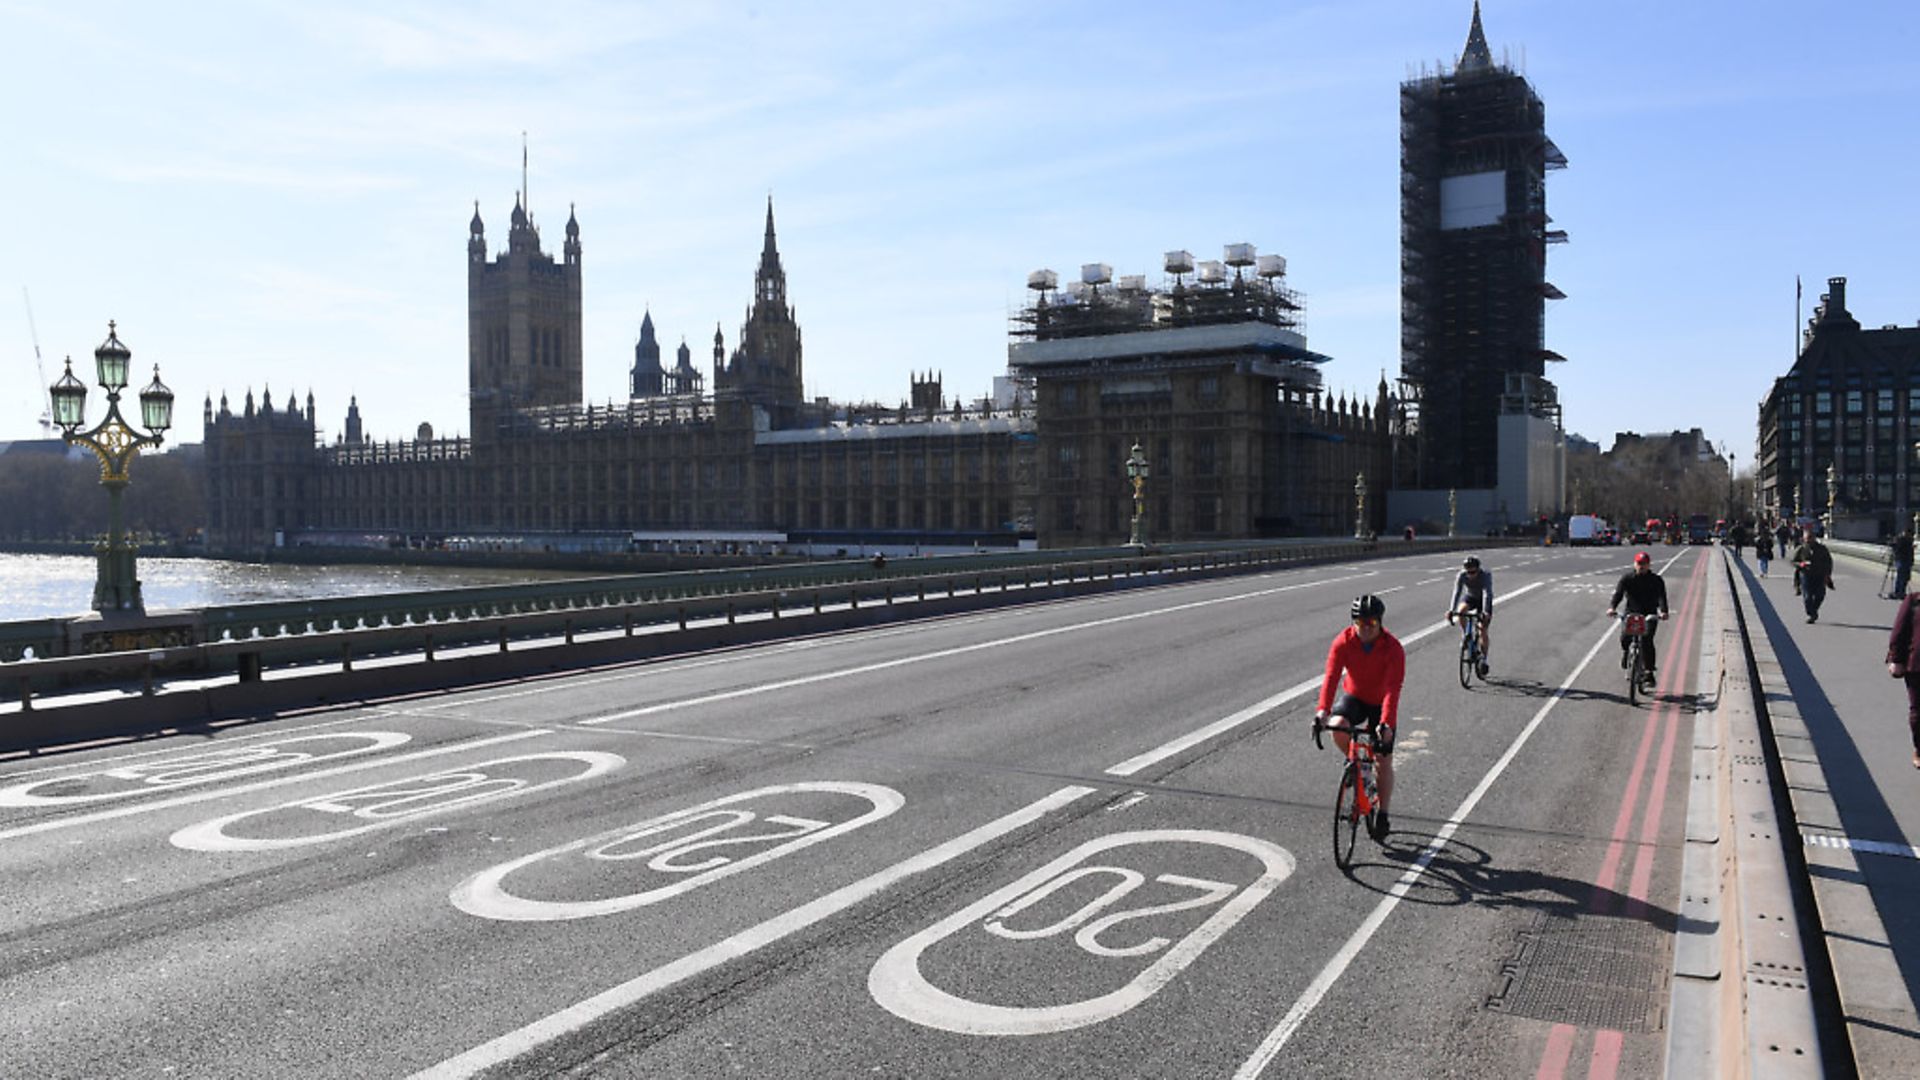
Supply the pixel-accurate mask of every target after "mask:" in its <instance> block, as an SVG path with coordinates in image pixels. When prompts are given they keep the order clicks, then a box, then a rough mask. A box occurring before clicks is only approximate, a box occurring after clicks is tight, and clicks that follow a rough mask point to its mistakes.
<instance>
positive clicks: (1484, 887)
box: [1346, 830, 1680, 933]
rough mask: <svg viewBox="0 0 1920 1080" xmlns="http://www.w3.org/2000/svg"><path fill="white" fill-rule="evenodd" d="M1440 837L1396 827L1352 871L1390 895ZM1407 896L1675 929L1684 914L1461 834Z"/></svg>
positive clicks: (1445, 904)
mask: <svg viewBox="0 0 1920 1080" xmlns="http://www.w3.org/2000/svg"><path fill="white" fill-rule="evenodd" d="M1434 840H1435V837H1434V836H1432V835H1431V834H1423V833H1418V832H1409V831H1406V830H1400V831H1396V832H1395V833H1394V834H1393V836H1392V837H1391V838H1390V839H1389V840H1388V842H1387V844H1386V845H1385V846H1383V847H1381V848H1378V849H1375V851H1376V853H1377V857H1376V858H1375V859H1373V860H1371V861H1360V860H1359V859H1358V858H1357V854H1358V853H1356V861H1355V862H1354V864H1353V865H1352V866H1351V867H1349V868H1348V869H1347V871H1346V875H1347V877H1349V878H1351V879H1352V880H1353V881H1354V883H1355V884H1358V885H1360V886H1361V887H1362V888H1365V889H1369V890H1371V891H1373V892H1377V893H1381V894H1383V895H1384V894H1386V893H1388V892H1391V891H1392V890H1393V888H1394V886H1395V884H1396V883H1398V882H1399V880H1400V878H1401V877H1403V876H1404V875H1405V874H1406V872H1407V871H1408V870H1409V869H1410V868H1411V867H1413V866H1414V865H1415V864H1416V863H1417V862H1418V861H1419V860H1420V857H1421V854H1422V853H1423V852H1425V851H1426V850H1427V845H1429V844H1431V843H1433V842H1434ZM1376 879H1377V880H1376ZM1404 899H1405V900H1406V901H1407V902H1408V903H1413V904H1429V905H1434V906H1441V907H1453V906H1464V905H1469V904H1471V905H1473V906H1474V907H1481V908H1492V909H1515V910H1522V911H1533V912H1538V913H1540V914H1542V915H1546V916H1553V917H1559V918H1574V917H1577V916H1582V915H1609V914H1620V913H1622V912H1625V913H1629V914H1631V915H1632V917H1634V918H1641V919H1645V920H1647V921H1648V922H1651V923H1653V925H1654V926H1655V927H1657V928H1659V929H1660V930H1661V931H1663V932H1667V933H1671V932H1673V931H1674V929H1675V928H1676V927H1677V926H1678V925H1679V921H1680V916H1679V915H1678V914H1677V913H1675V912H1673V911H1670V910H1668V909H1666V908H1662V907H1656V906H1655V905H1653V904H1650V903H1646V902H1645V901H1638V902H1635V901H1634V900H1633V898H1631V897H1629V896H1627V895H1626V894H1625V893H1621V892H1616V891H1614V890H1612V889H1600V888H1597V887H1596V886H1595V885H1594V883H1593V882H1591V881H1583V880H1580V879H1577V878H1569V877H1561V876H1559V875H1558V874H1549V873H1545V872H1543V871H1540V870H1537V869H1531V868H1518V867H1516V868H1512V869H1508V868H1505V867H1501V866H1496V865H1495V864H1494V862H1493V857H1492V856H1491V855H1489V854H1488V853H1487V852H1486V850H1485V849H1484V848H1480V847H1477V846H1475V845H1474V844H1471V843H1468V842H1467V841H1464V840H1462V839H1460V838H1459V836H1457V835H1456V836H1455V837H1453V838H1452V839H1450V840H1448V841H1447V842H1446V843H1445V844H1444V845H1442V846H1441V847H1440V849H1439V850H1438V851H1436V852H1434V854H1433V857H1432V859H1431V861H1429V862H1428V863H1427V864H1426V869H1425V872H1423V873H1422V874H1421V875H1420V876H1419V878H1417V879H1415V881H1414V882H1413V883H1412V885H1411V886H1410V887H1409V888H1408V889H1407V892H1406V895H1405V897H1404Z"/></svg>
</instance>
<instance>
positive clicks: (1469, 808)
mask: <svg viewBox="0 0 1920 1080" xmlns="http://www.w3.org/2000/svg"><path fill="white" fill-rule="evenodd" d="M1616 633H1617V631H1616V630H1615V629H1614V627H1613V624H1612V623H1608V624H1607V626H1606V628H1605V629H1604V630H1602V631H1601V633H1600V638H1599V640H1598V641H1595V642H1594V643H1593V647H1592V648H1590V649H1588V650H1587V655H1586V656H1584V657H1582V658H1581V659H1580V663H1579V664H1577V665H1575V666H1574V669H1573V672H1572V674H1569V675H1568V676H1567V678H1566V681H1564V682H1562V683H1561V684H1560V686H1559V687H1558V688H1557V689H1555V690H1554V692H1553V696H1552V697H1549V698H1548V699H1547V701H1546V704H1544V705H1541V706H1540V711H1539V712H1536V713H1534V714H1533V719H1532V720H1530V721H1528V722H1527V726H1526V727H1524V728H1522V729H1521V730H1520V734H1519V735H1517V736H1515V737H1514V740H1513V743H1512V744H1511V745H1509V746H1508V747H1507V751H1506V753H1504V754H1501V755H1500V760H1498V761H1496V762H1494V763H1493V767H1492V768H1491V769H1488V770H1487V775H1485V776H1483V777H1481V778H1480V783H1479V784H1477V785H1475V786H1474V789H1473V790H1472V791H1471V792H1468V793H1467V797H1466V800H1465V801H1463V802H1462V803H1461V804H1460V806H1459V807H1458V808H1457V809H1455V810H1454V812H1453V814H1452V816H1450V817H1449V818H1447V821H1446V824H1444V825H1442V826H1441V827H1440V831H1439V832H1438V833H1436V834H1434V837H1433V839H1432V840H1430V841H1428V842H1427V846H1426V847H1425V848H1424V849H1422V850H1421V852H1420V857H1419V858H1417V859H1415V860H1414V862H1413V865H1412V866H1409V867H1408V868H1407V870H1406V873H1403V874H1401V875H1400V879H1399V880H1398V881H1396V882H1394V883H1393V888H1391V889H1389V890H1388V891H1387V895H1385V896H1383V897H1381V898H1380V903H1378V904H1376V905H1375V906H1374V909H1373V911H1372V913H1371V914H1369V915H1368V916H1367V917H1366V919H1365V920H1364V921H1362V922H1361V923H1360V928H1359V929H1357V930H1355V931H1354V932H1353V936H1352V937H1350V938H1348V939H1347V942H1346V944H1344V945H1342V946H1341V947H1340V951H1339V952H1336V953H1334V954H1333V959H1331V960H1328V961H1327V966H1326V967H1324V968H1321V969H1320V974H1318V975H1316V976H1314V979H1313V982H1311V983H1309V984H1307V989H1306V992H1305V993H1303V994H1301V995H1300V999H1299V1000H1298V1001H1295V1002H1294V1003H1293V1007H1292V1008H1291V1009H1288V1010H1287V1014H1286V1016H1284V1017H1282V1018H1281V1020H1280V1023H1279V1025H1278V1026H1276V1027H1275V1028H1274V1029H1273V1030H1272V1031H1271V1032H1268V1033H1267V1037H1266V1038H1265V1039H1262V1040H1261V1041H1260V1046H1259V1048H1258V1049H1256V1050H1254V1052H1253V1056H1252V1057H1249V1058H1248V1059H1247V1060H1246V1061H1245V1062H1243V1063H1242V1064H1241V1066H1240V1068H1239V1069H1238V1070H1236V1071H1235V1072H1234V1074H1233V1075H1234V1080H1253V1078H1254V1077H1257V1076H1259V1075H1260V1074H1261V1072H1263V1071H1265V1069H1266V1067H1267V1066H1268V1065H1270V1064H1272V1063H1273V1059H1274V1058H1275V1057H1276V1056H1278V1055H1279V1053H1280V1050H1281V1048H1282V1047H1284V1046H1286V1045H1287V1040H1288V1039H1291V1038H1293V1033H1294V1032H1296V1031H1298V1030H1300V1025H1302V1024H1304V1023H1306V1021H1307V1015H1308V1014H1309V1013H1311V1012H1313V1010H1314V1007H1315V1006H1317V1005H1319V1004H1320V1000H1321V999H1322V998H1324V997H1326V996H1327V991H1329V990H1331V989H1333V984H1334V983H1335V982H1336V981H1338V980H1339V978H1340V976H1341V975H1344V974H1346V970H1347V968H1348V967H1349V966H1350V965H1351V964H1352V963H1353V961H1354V958H1355V957H1357V956H1359V955H1360V950H1361V949H1364V948H1366V946H1367V942H1368V941H1370V940H1372V938H1373V935H1374V932H1375V931H1377V930H1379V929H1380V926H1381V924H1382V923H1385V922H1386V921H1387V916H1389V915H1391V914H1393V909H1394V908H1396V907H1398V906H1400V900H1401V898H1402V897H1404V896H1406V895H1407V893H1408V892H1409V891H1410V890H1411V889H1412V888H1413V884H1414V882H1416V881H1418V880H1420V877H1421V875H1423V874H1425V873H1426V872H1427V866H1428V865H1429V864H1431V863H1432V862H1433V858H1434V856H1435V855H1438V854H1439V853H1440V849H1441V848H1443V847H1445V846H1446V845H1447V842H1448V841H1449V840H1451V839H1452V838H1453V834H1454V832H1456V831H1457V830H1458V829H1459V828H1460V826H1461V825H1462V824H1463V823H1464V822H1465V821H1466V819H1467V816H1468V815H1469V814H1472V813H1473V811H1474V808H1475V807H1477V806H1479V805H1480V800H1481V799H1482V798H1483V797H1485V796H1486V794H1487V792H1488V790H1490V789H1491V788H1492V787H1493V783H1494V781H1495V780H1498V779H1499V778H1500V774H1502V773H1504V772H1506V771H1507V766H1508V765H1511V764H1512V763H1513V759H1514V758H1515V757H1517V756H1519V753H1520V748H1521V747H1523V746H1525V745H1526V744H1527V740H1528V739H1530V738H1532V737H1533V733H1534V731H1536V730H1537V729H1538V728H1539V727H1540V724H1541V723H1542V722H1543V721H1544V720H1546V718H1547V714H1548V713H1549V712H1552V711H1553V707H1554V706H1555V705H1558V704H1559V703H1560V702H1561V700H1562V699H1564V698H1565V697H1566V696H1567V690H1568V689H1569V688H1570V687H1572V686H1573V683H1574V680H1576V679H1578V678H1579V677H1580V673H1581V672H1583V671H1585V670H1586V669H1587V665H1588V664H1590V663H1592V662H1593V658H1594V657H1595V656H1598V655H1599V653H1600V647H1601V646H1603V645H1606V644H1608V643H1609V642H1611V641H1612V640H1613V639H1614V635H1615V634H1616Z"/></svg>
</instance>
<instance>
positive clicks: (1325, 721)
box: [1313, 595, 1407, 840]
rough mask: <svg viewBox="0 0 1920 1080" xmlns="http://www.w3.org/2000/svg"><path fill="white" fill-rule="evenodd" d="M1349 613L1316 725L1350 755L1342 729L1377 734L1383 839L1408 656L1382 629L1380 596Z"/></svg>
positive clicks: (1378, 823)
mask: <svg viewBox="0 0 1920 1080" xmlns="http://www.w3.org/2000/svg"><path fill="white" fill-rule="evenodd" d="M1350 612H1351V614H1352V616H1353V625H1352V626H1350V627H1348V628H1346V629H1345V630H1342V631H1340V633H1338V634H1336V635H1334V638H1333V645H1332V646H1331V647H1329V648H1328V649H1327V674H1326V678H1324V679H1322V680H1321V682H1320V703H1319V706H1318V707H1317V708H1316V709H1315V710H1314V713H1313V721H1314V723H1315V724H1316V725H1319V726H1323V727H1327V728H1330V729H1333V744H1334V746H1335V747H1337V748H1338V749H1339V750H1340V752H1341V753H1342V754H1344V753H1346V752H1347V739H1348V736H1347V734H1346V732H1345V731H1343V730H1341V729H1343V728H1350V729H1355V730H1359V729H1363V728H1370V729H1372V730H1373V733H1374V734H1373V739H1374V747H1373V751H1374V755H1375V757H1376V759H1377V760H1378V761H1379V766H1378V768H1379V778H1380V812H1379V813H1378V814H1375V815H1374V819H1373V822H1372V824H1371V825H1370V826H1369V828H1370V831H1371V832H1372V833H1373V838H1374V839H1375V840H1383V839H1385V838H1386V835H1387V832H1388V825H1387V807H1388V806H1389V805H1390V804H1391V802H1392V800H1393V728H1394V724H1395V723H1396V722H1397V721H1398V719H1399V712H1400V684H1401V683H1402V682H1403V681H1405V679H1406V675H1407V653H1406V650H1405V649H1402V648H1401V647H1400V639H1399V638H1396V637H1394V636H1393V635H1392V634H1390V633H1388V632H1387V628H1386V627H1385V626H1382V625H1381V623H1380V620H1381V618H1382V617H1383V616H1385V615H1386V613H1387V605H1386V604H1385V603H1384V602H1382V601H1381V599H1380V598H1379V597H1377V596H1373V595H1367V596H1356V597H1354V599H1353V604H1352V606H1351V608H1350ZM1343 673H1344V675H1343ZM1336 688H1338V690H1339V697H1337V698H1336V697H1335V696H1334V690H1335V689H1336ZM1316 737H1317V736H1316Z"/></svg>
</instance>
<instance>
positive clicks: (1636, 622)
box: [1620, 612, 1660, 705]
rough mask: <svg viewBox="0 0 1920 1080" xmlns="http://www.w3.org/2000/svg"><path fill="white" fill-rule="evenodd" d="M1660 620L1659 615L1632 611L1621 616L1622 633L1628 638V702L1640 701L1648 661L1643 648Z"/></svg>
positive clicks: (1631, 703) (1635, 702)
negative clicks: (1640, 613) (1644, 656)
mask: <svg viewBox="0 0 1920 1080" xmlns="http://www.w3.org/2000/svg"><path fill="white" fill-rule="evenodd" d="M1659 622H1660V616H1658V615H1639V614H1635V613H1632V612H1628V613H1625V614H1622V615H1621V616H1620V633H1621V636H1623V637H1625V638H1627V639H1628V640H1627V704H1628V705H1636V704H1638V703H1639V701H1640V692H1641V684H1642V683H1644V682H1645V681H1646V672H1647V663H1646V660H1645V659H1644V658H1643V655H1642V650H1643V649H1644V648H1645V646H1646V641H1647V638H1648V637H1650V636H1652V633H1653V628H1654V626H1656V625H1658V623H1659Z"/></svg>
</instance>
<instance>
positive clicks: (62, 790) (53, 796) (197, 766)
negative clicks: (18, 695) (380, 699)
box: [0, 731, 413, 807]
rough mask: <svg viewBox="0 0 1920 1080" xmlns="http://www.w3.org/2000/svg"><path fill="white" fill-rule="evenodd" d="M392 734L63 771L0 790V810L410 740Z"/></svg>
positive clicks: (233, 776)
mask: <svg viewBox="0 0 1920 1080" xmlns="http://www.w3.org/2000/svg"><path fill="white" fill-rule="evenodd" d="M412 739H413V736H411V735H403V734H400V733H399V732H396V731H351V732H329V733H327V734H325V735H301V736H298V737H296V738H291V739H275V740H273V741H272V742H250V743H246V744H244V745H236V746H222V747H216V748H214V749H211V750H201V751H197V752H195V753H191V754H172V755H168V756H166V757H160V758H154V759H153V760H150V761H140V762H132V763H128V764H123V765H115V766H114V767H112V768H110V769H100V770H98V771H95V772H83V773H68V774H66V775H65V776H54V777H47V778H45V779H41V780H33V781H29V782H27V783H25V784H15V785H13V786H12V787H7V788H0V807H6V806H71V805H74V804H76V803H94V802H104V801H106V800H108V799H124V798H127V797H129V796H133V795H147V794H152V793H153V792H156V791H172V790H173V789H175V788H182V787H187V786H190V785H193V784H211V783H215V782H217V781H221V780H237V779H239V778H240V777H243V776H255V775H258V774H260V773H265V772H273V771H275V770H278V769H291V768H293V767H295V766H297V765H315V764H319V763H320V762H325V761H337V760H339V759H340V758H349V757H356V756H358V755H361V754H372V753H376V752H378V751H381V750H391V749H393V748H394V747H396V746H399V745H401V744H403V743H406V742H410V741H412Z"/></svg>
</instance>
